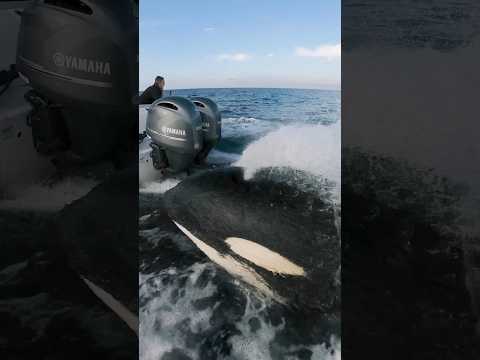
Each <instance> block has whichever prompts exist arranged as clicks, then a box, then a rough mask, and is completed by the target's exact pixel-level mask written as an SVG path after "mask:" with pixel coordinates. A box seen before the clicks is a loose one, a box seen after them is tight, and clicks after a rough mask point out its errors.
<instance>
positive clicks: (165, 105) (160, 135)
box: [146, 96, 203, 172]
mask: <svg viewBox="0 0 480 360" xmlns="http://www.w3.org/2000/svg"><path fill="white" fill-rule="evenodd" d="M147 111H148V114H147V123H146V132H147V134H148V136H150V138H151V139H152V143H151V144H150V146H151V147H152V152H151V157H152V162H153V166H154V167H155V168H156V169H169V170H171V171H173V172H179V171H184V170H188V168H190V167H191V166H192V164H193V163H194V161H195V158H196V157H197V156H198V154H199V153H200V151H201V150H202V145H203V130H202V117H201V115H200V112H199V111H198V110H197V108H196V107H195V105H194V104H193V103H192V102H191V101H190V100H188V99H186V98H183V97H179V96H169V97H165V98H161V99H158V100H156V101H155V102H153V103H152V105H150V107H149V108H148V110H147Z"/></svg>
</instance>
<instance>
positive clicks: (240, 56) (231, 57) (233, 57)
mask: <svg viewBox="0 0 480 360" xmlns="http://www.w3.org/2000/svg"><path fill="white" fill-rule="evenodd" d="M251 58H252V56H251V55H249V54H246V53H233V54H220V55H218V56H217V59H218V60H219V61H237V62H242V61H247V60H250V59H251Z"/></svg>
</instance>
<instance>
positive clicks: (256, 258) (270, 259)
mask: <svg viewBox="0 0 480 360" xmlns="http://www.w3.org/2000/svg"><path fill="white" fill-rule="evenodd" d="M225 242H226V243H227V244H228V245H229V246H230V249H231V250H232V251H233V252H234V253H235V254H237V255H239V256H241V257H242V258H244V259H246V260H248V261H250V262H251V263H254V264H255V265H257V266H260V267H262V268H264V269H266V270H268V271H271V272H273V273H277V274H282V275H294V276H305V275H306V274H305V271H304V270H303V268H302V267H301V266H298V265H297V264H295V263H293V262H292V261H290V260H289V259H287V258H286V257H284V256H282V255H280V254H278V253H276V252H274V251H272V250H270V249H268V248H266V247H265V246H263V245H260V244H258V243H256V242H254V241H251V240H246V239H242V238H238V237H229V238H227V239H226V240H225Z"/></svg>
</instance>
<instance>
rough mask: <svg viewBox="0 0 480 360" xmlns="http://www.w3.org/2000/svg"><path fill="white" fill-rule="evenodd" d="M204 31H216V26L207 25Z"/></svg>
mask: <svg viewBox="0 0 480 360" xmlns="http://www.w3.org/2000/svg"><path fill="white" fill-rule="evenodd" d="M203 31H205V32H212V31H215V28H214V27H206V28H204V29H203Z"/></svg>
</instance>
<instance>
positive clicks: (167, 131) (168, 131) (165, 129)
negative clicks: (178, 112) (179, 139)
mask: <svg viewBox="0 0 480 360" xmlns="http://www.w3.org/2000/svg"><path fill="white" fill-rule="evenodd" d="M162 133H164V134H165V135H177V136H186V135H187V134H186V132H185V130H183V129H174V128H170V127H167V126H162Z"/></svg>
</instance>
